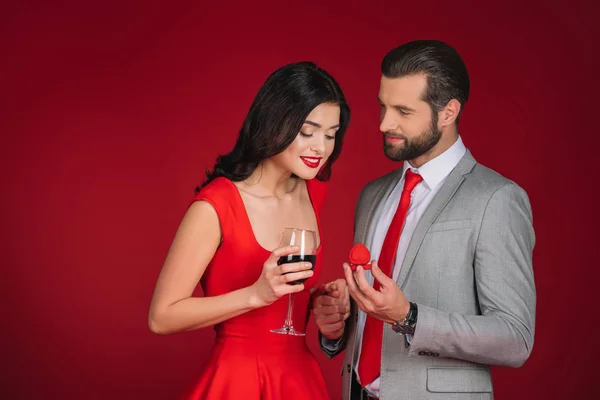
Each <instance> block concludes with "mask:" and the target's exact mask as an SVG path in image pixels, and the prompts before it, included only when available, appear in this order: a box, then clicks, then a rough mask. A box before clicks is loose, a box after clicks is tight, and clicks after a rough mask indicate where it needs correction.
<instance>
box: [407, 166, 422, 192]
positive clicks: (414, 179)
mask: <svg viewBox="0 0 600 400" xmlns="http://www.w3.org/2000/svg"><path fill="white" fill-rule="evenodd" d="M422 180H423V177H422V176H421V175H419V174H415V173H414V172H412V171H411V170H410V169H409V170H408V171H406V175H405V177H404V190H406V191H408V192H409V193H410V192H412V191H413V189H414V188H415V186H417V185H418V184H419V182H421V181H422Z"/></svg>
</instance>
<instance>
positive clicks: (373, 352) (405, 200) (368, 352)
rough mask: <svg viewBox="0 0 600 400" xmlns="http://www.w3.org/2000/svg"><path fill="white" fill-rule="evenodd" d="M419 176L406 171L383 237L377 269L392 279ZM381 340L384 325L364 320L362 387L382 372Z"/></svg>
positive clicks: (371, 320)
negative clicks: (394, 211)
mask: <svg viewBox="0 0 600 400" xmlns="http://www.w3.org/2000/svg"><path fill="white" fill-rule="evenodd" d="M422 180H423V178H422V177H421V175H418V174H415V173H414V172H412V171H411V170H408V171H406V176H405V181H404V189H402V196H401V197H400V204H398V209H397V210H396V214H395V215H394V219H393V220H392V223H391V224H390V227H389V229H388V231H387V233H386V235H385V240H384V241H383V246H382V247H381V254H380V255H379V261H378V262H377V265H378V266H379V268H381V271H383V273H384V274H386V275H387V276H391V274H392V268H393V266H394V259H395V258H396V251H397V250H398V242H399V241H400V233H401V232H402V228H403V227H404V221H405V220H406V214H407V213H408V207H409V206H410V193H411V192H412V191H413V189H414V188H415V186H417V184H418V183H419V182H421V181H422ZM373 288H375V290H379V282H377V280H375V283H374V285H373ZM382 340H383V321H380V320H378V319H376V318H373V317H371V316H369V315H368V316H367V322H366V323H365V329H364V332H363V338H362V350H361V354H360V361H359V363H358V376H359V378H360V382H361V385H362V386H367V385H368V384H369V383H371V382H373V381H374V380H375V379H376V378H377V377H378V376H379V373H380V368H381V342H382Z"/></svg>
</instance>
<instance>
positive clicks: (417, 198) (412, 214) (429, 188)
mask: <svg viewBox="0 0 600 400" xmlns="http://www.w3.org/2000/svg"><path fill="white" fill-rule="evenodd" d="M466 151H467V149H466V147H465V145H464V144H463V142H462V139H461V138H460V137H459V138H458V140H457V141H456V142H455V143H454V144H453V145H452V146H451V147H450V148H449V149H448V150H446V151H445V152H444V153H442V154H440V155H439V156H437V157H436V158H434V159H433V160H430V161H428V162H427V163H425V164H424V165H422V166H421V167H420V168H413V167H412V166H411V165H410V163H409V162H408V161H405V162H404V171H403V172H402V177H401V178H400V180H399V181H398V183H397V184H396V187H395V188H394V189H393V190H392V192H391V193H390V195H389V197H388V198H386V199H384V200H383V201H384V204H383V207H382V208H381V210H382V212H381V213H380V215H379V220H378V221H377V226H376V228H375V232H374V235H373V240H372V242H371V243H372V244H371V248H370V249H369V251H370V252H371V259H373V260H377V259H378V258H379V254H380V253H381V247H382V246H383V241H384V239H385V236H386V234H387V231H388V228H389V226H390V224H391V223H392V219H393V218H394V214H395V213H396V209H397V208H398V204H399V203H400V196H401V194H402V189H403V188H404V176H405V175H406V171H407V169H409V168H410V169H411V170H412V172H414V173H417V174H419V175H421V176H422V177H423V180H422V181H421V182H420V183H419V184H418V185H417V186H416V187H415V188H414V190H413V191H412V193H411V200H410V207H409V209H408V213H407V215H406V221H405V222H404V228H403V229H402V233H401V235H400V242H399V243H398V251H397V253H396V260H395V262H394V266H393V271H392V278H393V279H394V280H397V279H398V276H399V275H400V266H401V265H402V262H403V260H404V255H405V254H406V249H407V248H408V244H409V242H410V239H411V237H412V235H413V232H414V231H415V228H416V227H417V224H418V222H419V220H420V219H421V216H422V215H423V213H424V212H425V210H426V209H427V207H428V206H429V204H430V203H431V200H433V198H434V197H435V195H436V194H437V192H438V190H439V189H440V187H441V186H442V184H443V183H444V181H445V180H446V178H447V177H448V175H449V174H450V172H452V170H453V169H454V167H456V165H457V164H458V162H459V161H460V159H461V158H462V157H463V156H464V154H465V152H466ZM365 276H366V278H367V280H368V282H369V283H370V284H373V276H372V275H371V272H370V271H365ZM409 300H410V299H409ZM366 318H367V315H366V314H365V313H364V312H363V311H361V310H358V325H357V331H356V346H355V348H354V349H353V351H354V366H353V367H354V370H355V371H356V373H357V375H358V362H359V360H360V353H361V348H362V335H363V330H364V327H365V321H366ZM384 328H385V327H384ZM361 384H362V385H363V386H364V383H362V382H361ZM379 387H380V379H379V377H378V378H376V379H375V380H374V381H373V382H371V383H369V384H368V385H367V386H366V389H367V390H368V391H369V392H370V393H371V394H372V395H374V396H377V397H379Z"/></svg>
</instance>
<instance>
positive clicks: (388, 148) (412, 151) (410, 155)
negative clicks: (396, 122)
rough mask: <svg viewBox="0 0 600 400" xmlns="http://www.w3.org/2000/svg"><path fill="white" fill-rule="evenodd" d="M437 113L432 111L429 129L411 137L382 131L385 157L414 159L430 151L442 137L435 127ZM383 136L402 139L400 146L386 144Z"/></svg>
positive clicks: (397, 159)
mask: <svg viewBox="0 0 600 400" xmlns="http://www.w3.org/2000/svg"><path fill="white" fill-rule="evenodd" d="M437 120H438V118H437V113H433V115H432V117H431V123H430V124H429V130H427V131H425V132H423V133H421V134H420V135H419V136H417V137H416V138H413V139H410V140H409V139H408V138H407V137H406V136H404V135H402V134H398V133H393V132H384V134H383V135H384V138H383V151H384V152H385V155H386V157H387V158H389V159H390V160H392V161H406V160H414V159H415V158H419V157H421V156H422V155H423V154H425V153H427V152H428V151H430V150H431V149H432V148H433V147H434V146H435V145H436V144H438V142H439V141H440V138H441V137H442V132H441V131H440V130H439V129H438V127H437ZM385 136H391V137H396V138H402V139H404V142H403V144H402V145H401V147H396V146H394V145H393V144H388V143H386V141H385Z"/></svg>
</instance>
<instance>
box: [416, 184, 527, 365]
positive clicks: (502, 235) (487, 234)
mask: <svg viewBox="0 0 600 400" xmlns="http://www.w3.org/2000/svg"><path fill="white" fill-rule="evenodd" d="M534 244H535V234H534V231H533V226H532V214H531V207H530V204H529V199H528V197H527V194H526V193H525V191H524V190H523V189H521V188H520V187H519V186H517V185H516V184H514V183H509V184H507V185H504V186H502V187H500V188H499V189H497V190H496V191H495V192H494V194H493V195H492V196H491V197H490V200H489V201H488V204H487V206H486V209H485V212H484V214H483V218H482V222H481V227H480V231H479V237H478V239H477V243H476V248H475V257H474V265H473V268H474V271H475V284H476V287H477V294H478V301H479V307H480V310H481V315H464V314H458V313H447V312H442V311H440V310H436V309H434V308H431V307H427V306H424V305H420V304H419V305H418V308H419V316H418V322H417V326H416V331H415V334H414V337H413V338H412V340H411V344H410V348H409V355H417V354H419V353H420V352H423V351H425V352H431V353H433V354H435V355H436V356H440V357H450V358H457V359H461V360H466V361H471V362H475V363H481V364H490V365H503V366H509V367H519V366H521V365H523V363H524V362H525V361H526V360H527V358H528V357H529V355H530V353H531V349H532V347H533V337H534V325H535V306H536V293H535V284H534V277H533V267H532V252H533V247H534Z"/></svg>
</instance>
